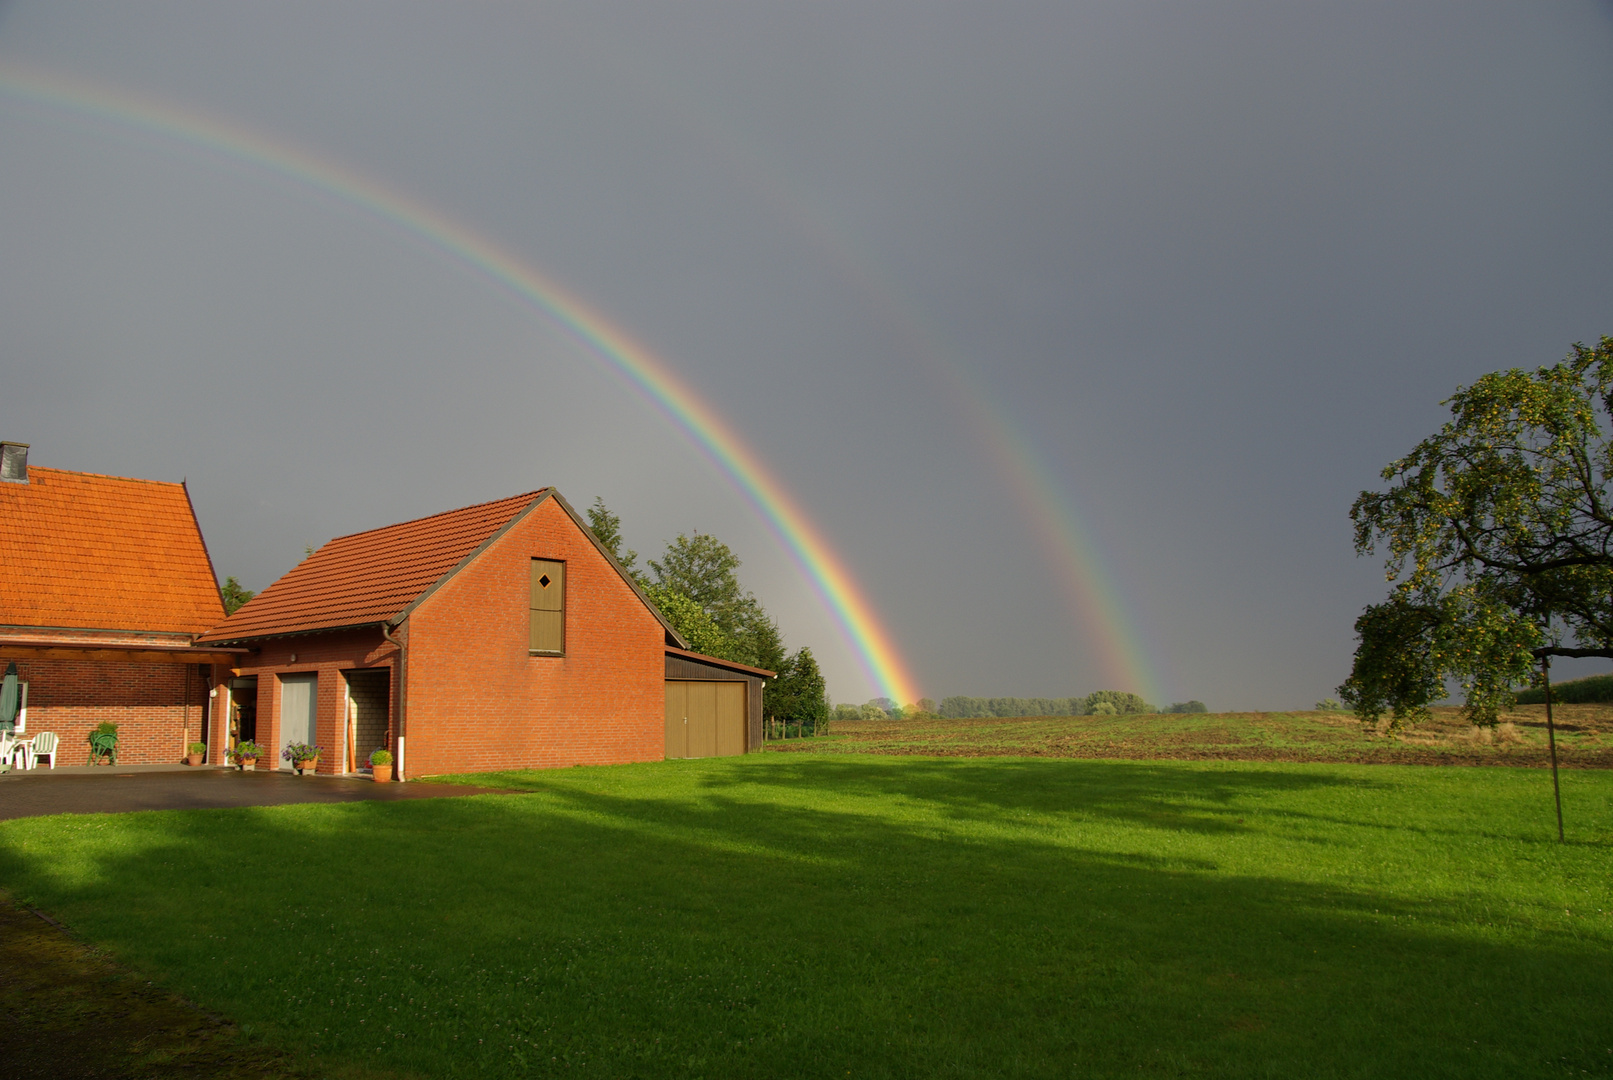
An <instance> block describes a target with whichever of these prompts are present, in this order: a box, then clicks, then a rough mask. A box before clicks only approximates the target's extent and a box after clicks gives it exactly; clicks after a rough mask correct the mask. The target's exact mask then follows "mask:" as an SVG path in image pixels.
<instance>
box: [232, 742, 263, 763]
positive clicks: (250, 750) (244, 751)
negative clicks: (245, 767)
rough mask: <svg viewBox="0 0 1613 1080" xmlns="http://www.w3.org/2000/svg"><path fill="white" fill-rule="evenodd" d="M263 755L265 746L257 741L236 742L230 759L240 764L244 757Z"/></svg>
mask: <svg viewBox="0 0 1613 1080" xmlns="http://www.w3.org/2000/svg"><path fill="white" fill-rule="evenodd" d="M262 756H263V747H261V746H259V745H258V744H257V743H255V742H250V741H248V742H240V743H236V744H235V747H234V749H232V750H231V751H230V760H231V761H233V762H236V763H237V764H239V763H240V762H241V761H242V760H243V759H244V758H260V757H262Z"/></svg>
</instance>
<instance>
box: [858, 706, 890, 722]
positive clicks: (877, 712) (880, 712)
mask: <svg viewBox="0 0 1613 1080" xmlns="http://www.w3.org/2000/svg"><path fill="white" fill-rule="evenodd" d="M858 713H859V714H860V715H861V718H862V719H864V720H888V719H890V714H889V713H887V712H886V711H885V710H884V708H883V707H882V706H881V705H880V704H879V703H878V702H877V701H870V702H868V703H867V704H866V705H864V706H863V707H862V708H861V709H859V710H858Z"/></svg>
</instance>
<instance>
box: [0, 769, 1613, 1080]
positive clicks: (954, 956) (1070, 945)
mask: <svg viewBox="0 0 1613 1080" xmlns="http://www.w3.org/2000/svg"><path fill="white" fill-rule="evenodd" d="M466 779H470V780H474V781H476V782H480V783H486V782H488V781H489V780H490V779H491V780H493V781H494V782H496V783H499V784H502V785H506V786H511V787H519V788H522V789H524V790H525V791H526V792H527V793H526V794H517V795H498V796H480V797H475V798H466V799H455V800H422V801H411V802H396V803H369V804H346V805H324V806H299V807H284V808H273V809H250V810H225V811H217V810H209V811H187V812H170V813H143V814H129V815H124V816H119V817H57V818H46V819H34V820H22V821H14V822H9V823H6V824H4V825H0V883H3V884H4V885H5V886H6V887H7V888H8V889H10V890H11V891H12V893H13V895H14V896H16V897H18V898H20V899H24V900H26V901H28V902H31V903H34V904H37V905H39V906H40V907H42V908H44V909H46V910H48V911H51V912H53V913H55V914H56V915H58V916H59V917H61V918H62V919H63V920H64V921H66V922H67V923H69V924H70V925H72V926H74V927H76V928H77V929H79V930H80V931H81V932H82V933H84V934H86V935H89V936H91V937H92V938H94V939H97V940H100V941H102V942H105V943H106V944H108V945H110V946H111V947H113V948H114V949H115V950H116V951H117V952H118V953H119V954H120V955H121V956H123V957H124V958H126V959H127V960H128V961H129V962H130V963H132V964H134V965H135V966H136V967H137V968H139V969H141V970H144V971H146V972H149V973H150V974H151V975H152V977H154V978H156V979H158V980H159V981H161V982H165V983H167V984H168V985H169V986H171V987H172V988H174V989H176V990H178V991H180V992H182V993H184V994H186V995H188V996H189V997H191V998H192V999H193V1000H196V1001H198V1002H200V1003H202V1004H203V1005H204V1006H206V1007H208V1008H212V1009H217V1010H220V1011H222V1012H223V1013H225V1014H226V1015H229V1016H231V1017H233V1018H235V1019H236V1020H238V1021H240V1022H242V1023H243V1024H245V1025H250V1026H251V1027H252V1028H253V1029H255V1030H256V1031H258V1032H260V1033H262V1034H263V1035H264V1036H265V1037H267V1038H268V1039H270V1040H271V1041H273V1042H276V1043H279V1044H281V1045H285V1046H290V1047H293V1048H297V1047H301V1048H306V1049H307V1050H308V1051H309V1052H311V1053H312V1054H314V1055H315V1058H316V1061H317V1062H318V1063H319V1065H320V1067H321V1068H322V1069H324V1070H326V1071H328V1072H331V1073H335V1074H340V1073H342V1072H343V1071H344V1070H345V1069H347V1068H349V1067H352V1066H357V1065H368V1066H372V1067H376V1068H379V1069H382V1070H393V1071H396V1072H397V1073H400V1074H412V1075H420V1076H431V1077H505V1076H523V1075H529V1074H531V1075H546V1074H562V1073H563V1074H567V1075H600V1076H644V1077H663V1076H708V1077H719V1076H754V1077H784V1076H815V1077H846V1076H853V1077H931V1076H940V1077H947V1076H1049V1077H1054V1076H1057V1077H1068V1076H1128V1077H1131V1076H1183V1075H1187V1076H1281V1077H1288V1076H1340V1077H1344V1076H1352V1077H1353V1076H1359V1077H1381V1076H1391V1075H1398V1076H1418V1077H1425V1076H1450V1077H1475V1076H1497V1077H1501V1076H1506V1077H1516V1076H1530V1075H1534V1076H1557V1075H1576V1076H1577V1075H1583V1074H1586V1073H1589V1074H1592V1075H1605V1074H1608V1073H1610V1072H1613V1021H1610V1020H1609V1012H1608V1010H1609V1003H1610V1002H1613V884H1610V878H1613V773H1608V772H1605V771H1600V770H1575V771H1570V772H1566V773H1565V774H1564V777H1563V789H1564V804H1565V809H1566V813H1567V818H1568V824H1569V832H1570V841H1571V842H1570V843H1568V844H1566V845H1559V844H1557V843H1556V842H1555V834H1554V828H1553V825H1552V818H1551V802H1550V777H1549V774H1547V773H1545V772H1542V771H1539V770H1532V769H1517V768H1482V767H1480V768H1426V767H1412V766H1361V765H1340V764H1280V763H1227V762H1177V761H1154V762H1117V761H1087V760H1026V759H978V758H977V759H962V760H960V759H949V760H937V759H929V758H918V757H902V758H895V757H858V756H843V755H796V754H766V755H752V756H750V757H745V758H729V759H720V760H707V761H690V762H669V763H663V764H655V765H644V766H621V767H616V768H589V769H570V770H562V771H552V772H543V773H522V774H510V775H504V776H500V777H496V778H489V777H486V776H479V777H473V778H466Z"/></svg>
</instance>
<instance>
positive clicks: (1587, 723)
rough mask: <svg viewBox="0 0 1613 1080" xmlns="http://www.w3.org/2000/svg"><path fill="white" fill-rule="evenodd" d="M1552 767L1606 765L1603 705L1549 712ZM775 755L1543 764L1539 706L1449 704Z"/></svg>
mask: <svg viewBox="0 0 1613 1080" xmlns="http://www.w3.org/2000/svg"><path fill="white" fill-rule="evenodd" d="M1552 715H1553V718H1554V721H1555V726H1556V729H1557V758H1558V762H1559V763H1560V764H1561V765H1563V766H1564V767H1566V768H1596V769H1605V768H1613V705H1610V704H1596V705H1556V706H1553V710H1552ZM767 749H768V750H769V751H770V752H779V753H818V754H833V753H857V754H926V755H935V756H939V757H993V756H1010V757H1068V758H1131V759H1179V760H1225V761H1321V762H1356V763H1365V764H1397V765H1518V766H1526V767H1536V768H1538V767H1540V766H1544V765H1547V764H1549V763H1550V757H1549V751H1548V748H1547V740H1546V708H1545V706H1544V705H1520V706H1518V707H1517V708H1516V709H1515V710H1514V711H1512V712H1510V713H1507V714H1505V715H1503V716H1502V718H1501V723H1500V724H1499V725H1498V726H1497V727H1496V728H1495V729H1493V730H1490V729H1485V728H1475V727H1474V726H1473V725H1472V724H1469V723H1468V722H1467V721H1466V720H1465V719H1464V718H1463V717H1462V711H1461V709H1459V708H1456V707H1441V708H1436V709H1435V710H1434V717H1433V719H1432V720H1431V721H1429V722H1428V723H1425V724H1419V725H1417V726H1416V727H1413V728H1409V729H1407V730H1405V731H1402V732H1400V733H1399V734H1398V735H1389V734H1387V733H1385V732H1384V731H1383V730H1382V725H1380V727H1379V729H1376V730H1375V729H1371V728H1367V727H1365V726H1363V725H1362V724H1361V723H1360V722H1359V721H1357V720H1356V719H1355V717H1354V716H1352V715H1350V714H1348V713H1336V712H1272V713H1198V714H1188V715H1182V714H1176V713H1161V714H1150V715H1144V716H1042V717H1014V718H1008V719H1005V718H992V719H978V720H858V721H850V722H840V723H836V724H835V725H834V727H833V728H832V729H831V731H830V733H829V734H828V735H822V736H818V737H817V738H809V739H799V740H797V739H787V740H782V741H776V742H770V743H768V744H767Z"/></svg>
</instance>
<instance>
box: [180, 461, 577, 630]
mask: <svg viewBox="0 0 1613 1080" xmlns="http://www.w3.org/2000/svg"><path fill="white" fill-rule="evenodd" d="M547 490H548V489H547V488H544V489H540V490H538V491H530V492H527V493H526V494H524V495H515V496H511V497H510V498H507V499H499V500H497V501H495V502H489V503H480V504H478V505H476V506H467V507H464V508H462V509H459V510H450V511H448V512H447V513H444V514H435V515H433V516H431V517H425V518H419V519H417V520H415V521H405V522H402V523H400V524H397V525H388V526H386V527H385V528H381V529H371V530H369V531H368V532H361V533H354V534H352V535H351V536H339V537H337V538H336V539H334V540H332V541H330V542H329V543H327V544H325V545H324V546H323V547H321V548H320V549H319V550H318V551H316V552H314V553H313V554H312V555H310V556H309V557H308V558H306V559H304V560H303V561H302V562H301V563H299V564H298V565H297V566H295V567H293V568H292V569H291V571H290V572H289V573H287V574H286V575H285V576H284V577H282V578H281V579H280V580H279V581H276V582H275V583H274V584H273V585H270V586H269V587H268V588H267V589H265V590H263V592H262V593H260V594H258V595H257V596H255V597H253V598H252V600H251V601H250V602H248V603H247V604H245V605H244V606H243V607H242V608H241V609H240V610H239V611H237V612H236V613H235V614H233V615H231V616H230V617H229V618H227V619H225V620H224V621H223V622H221V623H219V624H218V625H217V626H215V627H213V628H212V629H211V630H209V631H208V632H207V633H206V634H204V635H202V638H201V640H202V641H208V642H220V641H240V640H243V639H246V638H253V637H270V636H273V635H276V634H299V633H307V632H309V631H312V630H334V629H337V628H338V627H343V626H362V625H365V624H369V623H378V622H384V621H386V620H387V619H390V618H392V617H393V616H394V615H396V614H398V613H399V612H400V611H402V610H403V609H404V608H406V607H408V606H409V605H410V604H412V603H413V602H414V601H415V600H417V599H418V598H419V597H420V595H421V594H422V593H424V592H425V591H426V590H427V589H429V588H431V586H433V585H435V584H436V583H437V582H438V581H439V580H441V579H442V577H443V575H445V574H447V573H448V572H449V571H450V570H452V569H453V568H454V567H456V566H458V565H459V563H460V561H461V560H463V559H464V558H465V556H467V555H469V554H470V553H471V552H473V551H475V550H476V548H477V547H479V546H480V545H481V544H482V543H483V542H484V541H486V540H487V539H488V538H489V537H491V536H492V535H493V534H494V533H496V532H498V531H499V530H500V529H502V528H503V527H504V526H505V525H507V524H508V523H509V522H510V521H511V519H513V518H514V517H515V516H516V515H517V514H519V513H520V512H521V511H523V510H525V509H526V508H527V507H528V506H531V505H532V503H533V502H535V501H536V500H537V499H538V498H539V497H541V496H542V495H543V494H544V492H545V491H547Z"/></svg>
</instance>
